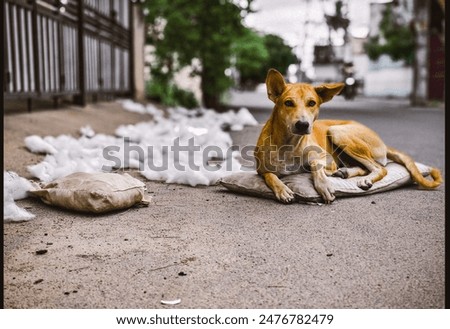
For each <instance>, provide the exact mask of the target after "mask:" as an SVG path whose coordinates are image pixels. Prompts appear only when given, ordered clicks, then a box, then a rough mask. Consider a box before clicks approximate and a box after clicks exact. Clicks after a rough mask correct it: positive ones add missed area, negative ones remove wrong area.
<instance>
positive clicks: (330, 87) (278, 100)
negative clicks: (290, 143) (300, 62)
mask: <svg viewBox="0 0 450 329" xmlns="http://www.w3.org/2000/svg"><path fill="white" fill-rule="evenodd" d="M266 86H267V95H268V96H269V99H270V100H271V101H272V102H274V103H275V108H274V111H277V117H278V119H279V120H283V121H284V124H285V125H286V128H287V129H289V130H290V132H292V133H293V134H296V135H307V134H310V133H311V131H312V125H313V122H314V120H316V119H317V117H318V115H319V106H320V105H321V104H322V103H325V102H328V101H329V100H331V99H332V98H333V96H335V95H337V94H339V93H340V92H341V91H342V89H343V88H344V86H345V84H344V83H330V84H323V85H320V86H316V87H314V86H311V85H309V84H306V83H295V84H290V83H286V82H285V81H284V78H283V76H282V75H281V73H280V72H278V71H277V70H274V69H270V70H269V72H268V73H267V78H266Z"/></svg>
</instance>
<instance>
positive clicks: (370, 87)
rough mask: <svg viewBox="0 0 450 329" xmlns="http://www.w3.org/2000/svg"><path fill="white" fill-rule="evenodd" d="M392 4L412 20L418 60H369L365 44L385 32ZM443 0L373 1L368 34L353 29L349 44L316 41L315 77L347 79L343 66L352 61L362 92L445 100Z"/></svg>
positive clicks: (317, 79) (406, 20)
mask: <svg viewBox="0 0 450 329" xmlns="http://www.w3.org/2000/svg"><path fill="white" fill-rule="evenodd" d="M387 5H393V8H394V11H395V13H396V15H397V16H398V17H399V19H401V20H402V21H403V23H404V24H406V25H408V24H409V26H410V28H411V30H412V31H413V35H414V39H415V53H414V63H413V64H412V65H407V64H406V63H405V61H394V60H392V59H391V58H390V57H389V56H388V55H381V56H380V58H379V59H378V60H376V61H373V60H370V59H369V57H368V56H367V53H366V52H365V50H364V44H365V43H366V42H367V41H368V39H369V38H370V37H372V36H375V35H378V34H379V33H380V28H379V25H380V22H381V20H382V18H383V12H384V10H385V9H386V6H387ZM444 12H445V1H444V0H394V1H392V2H391V3H379V2H371V3H370V26H369V33H368V35H367V36H366V37H354V36H352V35H351V34H348V38H347V40H346V42H345V44H344V45H342V46H334V45H331V44H327V45H316V46H315V48H314V63H313V64H314V70H315V79H314V80H315V82H327V81H342V80H343V76H342V72H341V69H340V68H341V67H342V65H343V63H345V62H351V63H352V64H353V68H354V72H355V78H356V80H358V81H360V84H359V85H360V87H362V88H361V92H362V93H363V94H364V95H365V96H374V97H390V96H392V97H410V98H411V101H412V103H413V104H423V103H426V102H428V101H429V100H438V101H443V100H444V89H445V80H444V71H445V52H444V22H445V20H444Z"/></svg>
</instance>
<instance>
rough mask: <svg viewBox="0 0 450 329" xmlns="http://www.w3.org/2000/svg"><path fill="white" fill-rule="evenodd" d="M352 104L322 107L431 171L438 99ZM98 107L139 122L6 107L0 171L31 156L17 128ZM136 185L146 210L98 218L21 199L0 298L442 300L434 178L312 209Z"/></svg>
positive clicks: (127, 302) (439, 200) (37, 303)
mask: <svg viewBox="0 0 450 329" xmlns="http://www.w3.org/2000/svg"><path fill="white" fill-rule="evenodd" d="M361 103H362V105H363V106H356V104H357V103H355V102H354V103H352V104H350V105H348V106H345V104H344V101H343V100H339V99H338V98H337V99H336V102H333V103H330V104H329V105H328V106H324V107H323V111H322V114H321V117H322V118H334V117H336V118H349V119H355V120H359V121H361V122H363V123H365V124H367V125H368V126H370V127H372V128H373V129H375V130H376V131H377V132H379V134H380V135H381V136H382V138H383V139H384V140H385V141H386V143H387V144H389V145H392V146H394V147H397V148H399V149H401V150H403V151H405V152H407V153H409V154H410V155H411V156H413V157H414V158H415V159H416V160H417V161H420V162H423V163H426V164H429V165H433V166H436V167H438V168H440V169H441V170H443V167H444V120H443V118H444V111H443V110H442V109H439V108H438V109H435V108H420V109H412V108H409V107H408V105H407V104H404V105H402V104H395V102H394V103H393V102H389V101H388V100H384V101H382V102H381V101H380V102H377V101H370V102H361ZM333 104H334V105H333ZM235 105H239V106H240V105H244V106H245V105H246V104H235ZM250 105H251V104H250ZM247 106H248V105H247ZM255 113H256V115H257V117H258V119H259V120H260V121H264V120H265V118H267V117H268V115H269V111H268V110H267V107H265V108H264V107H261V108H259V110H258V111H255ZM106 117H107V118H108V122H113V123H118V122H120V123H133V122H137V121H140V120H147V119H148V117H146V116H140V115H138V114H135V113H129V112H125V111H122V110H120V109H118V108H117V105H114V104H99V105H97V106H90V108H88V109H85V110H82V111H80V110H79V109H67V110H60V111H44V112H39V113H32V114H21V115H15V116H14V115H11V116H6V117H5V131H4V136H5V145H6V147H5V151H6V152H5V160H4V164H5V169H10V170H16V171H18V172H19V173H24V172H26V170H25V168H26V165H28V164H31V163H34V162H36V161H38V160H39V159H40V158H39V156H36V155H34V156H31V157H27V156H25V155H24V154H25V152H26V151H25V150H23V137H25V136H26V135H29V134H30V133H35V134H41V135H56V134H60V133H61V132H62V131H64V132H66V133H72V134H76V132H77V130H78V129H79V127H80V126H82V125H84V124H85V122H86V123H89V124H91V126H92V127H93V128H94V130H96V131H102V132H105V133H112V132H113V129H114V128H115V127H113V125H114V124H112V123H111V124H110V123H107V124H105V118H106ZM67 118H74V119H73V121H72V122H71V120H67ZM260 128H261V127H252V128H247V129H245V130H244V131H242V132H235V133H233V134H232V137H233V140H234V141H235V143H236V144H239V145H244V144H248V143H255V141H256V138H257V136H258V133H259V130H260ZM136 177H139V178H140V179H142V177H140V176H139V175H138V174H136ZM146 185H147V188H148V191H149V192H150V193H151V195H153V196H154V202H153V204H151V205H150V206H149V207H148V208H132V209H129V210H126V211H122V212H118V213H113V214H107V215H100V216H93V215H84V214H77V213H72V212H68V211H64V210H60V209H55V208H52V207H49V206H46V205H44V204H42V203H41V202H39V201H37V200H34V199H27V200H23V201H19V202H18V204H19V205H20V206H24V207H27V208H28V209H29V210H30V211H31V212H33V213H34V214H36V215H37V217H36V219H34V220H32V221H30V222H27V223H16V224H5V226H4V276H5V280H4V281H5V290H4V294H5V307H7V308H168V307H170V306H164V305H161V302H160V301H161V300H162V299H166V300H167V299H177V298H180V299H181V303H180V304H178V305H176V306H171V307H174V308H442V307H443V306H444V228H445V225H444V221H445V220H444V186H441V187H440V188H438V189H437V190H434V191H423V190H418V189H417V188H416V187H415V186H410V187H406V188H402V189H398V190H394V191H389V192H385V193H381V194H374V195H370V196H365V197H360V198H344V199H338V200H336V201H335V202H334V203H333V204H332V205H330V206H311V205H303V204H291V205H283V204H280V203H277V202H275V201H271V200H263V199H258V198H254V197H247V196H241V195H235V194H232V193H230V192H228V191H226V190H225V189H224V188H222V187H221V186H210V187H196V188H192V187H188V186H180V185H167V184H162V183H156V182H146ZM39 250H47V252H46V253H44V254H41V253H36V251H39Z"/></svg>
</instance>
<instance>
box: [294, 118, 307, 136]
mask: <svg viewBox="0 0 450 329" xmlns="http://www.w3.org/2000/svg"><path fill="white" fill-rule="evenodd" d="M293 132H294V133H295V134H297V135H308V134H310V133H311V125H310V124H309V122H308V121H300V120H299V121H297V122H296V123H295V124H294V129H293Z"/></svg>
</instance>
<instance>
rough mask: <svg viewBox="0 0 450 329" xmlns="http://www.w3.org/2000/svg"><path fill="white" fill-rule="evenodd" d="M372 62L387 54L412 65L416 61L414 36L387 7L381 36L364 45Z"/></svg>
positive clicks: (382, 22)
mask: <svg viewBox="0 0 450 329" xmlns="http://www.w3.org/2000/svg"><path fill="white" fill-rule="evenodd" d="M364 48H365V50H366V52H367V55H368V56H369V58H370V59H371V60H377V59H378V58H379V57H380V56H381V55H383V54H386V55H388V56H389V57H391V58H392V59H393V60H395V61H398V60H404V61H405V62H406V64H408V65H411V64H412V63H413V61H414V36H413V33H412V31H411V29H410V28H409V26H407V25H402V24H400V23H399V22H398V19H397V18H396V16H395V15H394V13H393V10H392V7H391V5H387V7H386V10H385V11H384V12H383V18H382V20H381V22H380V35H377V36H374V37H371V38H369V40H368V42H367V43H366V44H365V45H364Z"/></svg>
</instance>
